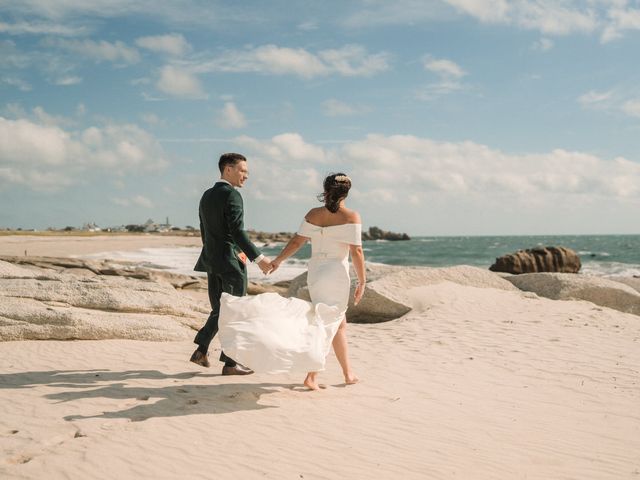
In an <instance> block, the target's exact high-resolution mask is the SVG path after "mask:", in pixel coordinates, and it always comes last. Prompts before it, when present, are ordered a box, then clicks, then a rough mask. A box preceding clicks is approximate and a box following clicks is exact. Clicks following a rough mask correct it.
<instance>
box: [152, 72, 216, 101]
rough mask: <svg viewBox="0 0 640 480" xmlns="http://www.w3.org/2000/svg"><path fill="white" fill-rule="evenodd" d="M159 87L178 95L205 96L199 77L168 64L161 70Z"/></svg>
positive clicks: (188, 96)
mask: <svg viewBox="0 0 640 480" xmlns="http://www.w3.org/2000/svg"><path fill="white" fill-rule="evenodd" d="M157 87H158V89H159V90H160V91H161V92H164V93H168V94H169V95H173V96H176V97H185V98H202V97H204V96H205V93H204V90H203V88H202V84H201V83H200V80H199V79H198V77H196V76H195V75H194V74H192V73H191V72H189V71H187V70H184V69H180V68H178V67H176V66H173V65H166V66H164V67H163V68H162V70H160V79H159V80H158V83H157Z"/></svg>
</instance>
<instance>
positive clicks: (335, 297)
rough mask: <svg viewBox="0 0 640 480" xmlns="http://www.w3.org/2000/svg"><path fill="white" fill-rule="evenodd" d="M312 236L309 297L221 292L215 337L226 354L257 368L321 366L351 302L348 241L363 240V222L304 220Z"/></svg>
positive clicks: (277, 369)
mask: <svg viewBox="0 0 640 480" xmlns="http://www.w3.org/2000/svg"><path fill="white" fill-rule="evenodd" d="M298 235H300V236H303V237H307V238H309V239H311V259H310V260H309V271H308V274H307V284H308V286H309V294H310V296H311V302H306V301H304V300H300V299H298V298H284V297H282V296H280V295H278V294H277V293H263V294H261V295H255V296H247V297H234V296H232V295H229V294H226V293H223V294H222V299H221V305H220V319H219V322H218V325H219V329H220V330H219V332H218V338H219V339H220V343H221V345H222V349H223V351H224V352H225V354H226V355H227V356H229V357H231V358H233V359H234V360H235V361H237V362H240V363H241V364H243V365H245V366H247V367H249V368H251V369H252V370H254V371H255V372H257V373H261V372H262V373H284V372H317V371H321V370H324V366H325V359H326V357H327V354H328V353H329V350H330V349H331V342H332V341H333V337H334V336H335V334H336V331H337V330H338V327H339V326H340V323H341V322H342V320H343V319H344V315H345V312H346V310H347V304H348V302H349V290H350V283H351V282H350V279H349V246H350V245H361V244H362V240H361V237H362V225H360V224H359V223H347V224H343V225H333V226H328V227H320V226H317V225H313V224H311V223H308V222H307V221H306V220H305V221H303V222H302V224H301V225H300V229H299V230H298Z"/></svg>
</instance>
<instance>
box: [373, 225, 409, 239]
mask: <svg viewBox="0 0 640 480" xmlns="http://www.w3.org/2000/svg"><path fill="white" fill-rule="evenodd" d="M362 240H392V241H397V240H411V238H410V237H409V235H407V234H406V233H394V232H388V231H386V230H382V229H381V228H378V227H369V231H365V232H362Z"/></svg>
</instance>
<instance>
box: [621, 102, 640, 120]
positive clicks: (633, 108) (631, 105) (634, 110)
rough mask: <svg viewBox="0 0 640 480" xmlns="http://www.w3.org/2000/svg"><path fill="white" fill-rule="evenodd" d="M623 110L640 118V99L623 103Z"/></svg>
mask: <svg viewBox="0 0 640 480" xmlns="http://www.w3.org/2000/svg"><path fill="white" fill-rule="evenodd" d="M622 111H623V112H624V113H626V114H627V115H630V116H632V117H638V118H640V99H633V100H627V101H626V102H624V104H623V105H622Z"/></svg>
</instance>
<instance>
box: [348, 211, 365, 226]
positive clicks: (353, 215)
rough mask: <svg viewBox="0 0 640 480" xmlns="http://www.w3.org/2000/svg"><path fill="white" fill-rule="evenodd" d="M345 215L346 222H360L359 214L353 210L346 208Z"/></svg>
mask: <svg viewBox="0 0 640 480" xmlns="http://www.w3.org/2000/svg"><path fill="white" fill-rule="evenodd" d="M345 217H346V220H347V223H362V218H360V214H359V213H358V212H356V211H355V210H346V211H345Z"/></svg>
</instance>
